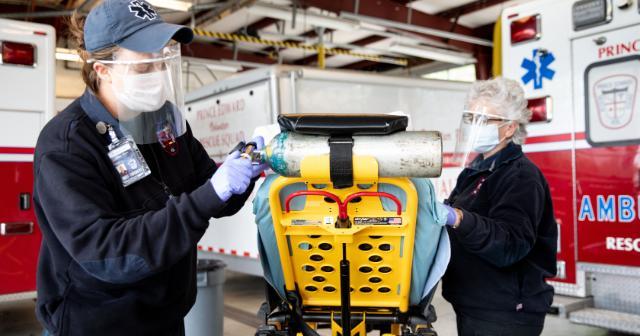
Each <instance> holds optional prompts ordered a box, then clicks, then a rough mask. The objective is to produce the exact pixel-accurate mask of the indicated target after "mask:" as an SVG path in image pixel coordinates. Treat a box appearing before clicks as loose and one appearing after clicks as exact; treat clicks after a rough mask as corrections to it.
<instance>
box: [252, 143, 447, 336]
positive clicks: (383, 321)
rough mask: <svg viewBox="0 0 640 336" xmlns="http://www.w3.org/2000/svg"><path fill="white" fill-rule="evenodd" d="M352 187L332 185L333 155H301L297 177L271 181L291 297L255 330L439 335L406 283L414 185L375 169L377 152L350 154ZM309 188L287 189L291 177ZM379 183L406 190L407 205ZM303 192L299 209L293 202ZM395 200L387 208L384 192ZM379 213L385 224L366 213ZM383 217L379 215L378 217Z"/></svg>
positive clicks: (273, 212)
mask: <svg viewBox="0 0 640 336" xmlns="http://www.w3.org/2000/svg"><path fill="white" fill-rule="evenodd" d="M352 163H353V165H352V172H351V174H352V180H353V183H352V184H351V186H349V187H344V188H335V187H334V183H332V176H331V173H330V164H331V162H330V155H328V154H327V155H319V156H309V157H305V158H304V159H303V160H302V163H301V167H300V175H301V176H300V177H283V176H280V177H278V178H277V179H276V180H275V181H274V182H273V183H272V184H271V187H270V189H269V205H270V208H271V215H272V218H273V223H274V231H275V235H276V241H277V245H278V251H279V255H280V262H281V264H282V271H283V274H284V280H285V290H286V292H287V298H286V300H284V301H285V302H281V304H280V305H279V307H280V309H279V310H276V311H275V312H271V313H270V314H269V315H268V316H266V317H265V320H266V321H265V322H266V323H265V325H263V326H261V327H260V328H259V329H258V331H257V333H256V335H304V336H307V335H317V333H316V331H315V330H316V329H317V328H318V327H322V326H324V327H329V328H330V329H331V335H332V336H337V335H340V336H347V335H351V336H356V335H357V336H365V335H367V332H368V331H371V330H380V335H387V336H392V335H393V336H396V335H397V336H400V335H403V336H426V335H436V333H435V332H434V331H433V329H432V328H431V325H430V323H429V322H430V321H428V320H425V319H424V317H423V316H422V315H421V314H420V313H419V312H414V311H412V310H410V307H409V290H410V284H411V266H412V258H413V250H414V249H413V246H414V234H415V226H416V216H417V211H418V210H417V208H418V205H417V199H418V196H417V193H416V189H415V187H414V185H413V184H412V183H411V181H410V180H409V179H408V178H405V177H399V178H383V177H379V176H378V163H377V161H376V160H375V158H373V157H367V156H353V160H352ZM300 182H302V183H305V184H306V185H307V190H301V191H297V192H293V193H291V194H289V195H286V197H285V200H284V204H282V203H281V195H280V193H281V191H282V190H283V188H285V187H287V186H289V185H291V184H294V183H300ZM379 183H385V184H392V185H395V186H397V187H399V188H400V189H402V190H403V191H404V192H405V194H406V202H405V207H404V208H401V202H400V200H398V199H397V198H396V197H395V196H394V195H392V194H389V193H384V192H379V191H378V188H377V185H378V184H379ZM302 196H304V197H306V202H305V206H304V208H303V209H301V210H295V211H294V210H291V207H290V202H291V201H292V200H293V199H295V198H296V197H302ZM383 197H384V198H389V199H390V200H392V201H393V202H394V203H395V204H396V209H395V210H394V211H385V210H384V208H383V206H382V202H381V198H383ZM371 218H379V219H381V220H383V221H384V222H387V223H388V225H372V223H365V222H363V221H366V220H371ZM378 224H380V223H378Z"/></svg>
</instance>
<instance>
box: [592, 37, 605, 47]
mask: <svg viewBox="0 0 640 336" xmlns="http://www.w3.org/2000/svg"><path fill="white" fill-rule="evenodd" d="M593 42H594V43H595V44H597V45H603V44H605V43H607V38H606V37H604V36H600V37H596V38H594V39H593Z"/></svg>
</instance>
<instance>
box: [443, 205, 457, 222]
mask: <svg viewBox="0 0 640 336" xmlns="http://www.w3.org/2000/svg"><path fill="white" fill-rule="evenodd" d="M443 205H444V207H445V208H447V210H448V211H449V212H448V213H447V221H446V222H445V223H444V224H445V225H449V226H453V224H455V223H456V220H458V214H457V213H456V211H455V210H453V208H452V207H450V206H448V205H446V204H443Z"/></svg>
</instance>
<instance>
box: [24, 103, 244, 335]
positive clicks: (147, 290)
mask: <svg viewBox="0 0 640 336" xmlns="http://www.w3.org/2000/svg"><path fill="white" fill-rule="evenodd" d="M87 94H88V93H85V96H83V97H82V98H80V99H78V100H76V101H75V102H73V103H72V104H71V105H70V106H69V107H68V108H67V109H65V110H64V111H63V112H62V113H60V114H59V115H58V116H56V117H55V118H53V119H52V120H51V121H50V122H49V123H48V124H47V125H46V126H45V128H44V129H43V131H42V133H41V134H40V137H39V139H38V143H37V146H36V151H35V161H34V170H35V174H34V176H35V182H34V201H35V210H36V215H37V219H38V222H39V225H40V228H41V230H42V233H43V237H44V238H43V241H42V246H41V250H40V259H39V265H38V276H37V288H38V302H37V308H36V313H37V316H38V318H39V320H40V321H41V322H42V323H43V325H44V326H45V327H46V329H48V330H49V332H50V333H52V334H54V335H83V336H86V335H92V336H97V335H136V336H142V335H178V334H180V333H181V332H182V329H183V317H184V316H185V315H186V314H187V312H188V311H189V309H190V308H191V306H192V305H193V303H194V302H195V295H196V256H197V251H196V244H197V242H198V241H199V240H200V238H201V237H202V235H203V234H204V232H205V230H206V229H207V226H208V224H209V219H210V218H211V217H222V216H228V215H232V214H234V213H236V212H237V211H238V210H239V209H240V208H241V207H242V205H243V204H244V202H245V200H246V199H247V197H248V195H249V194H250V192H251V189H252V188H253V184H252V185H251V187H250V188H249V190H248V191H247V192H246V193H245V194H243V195H238V196H234V197H232V198H231V199H230V200H229V201H228V202H227V203H225V202H222V201H221V200H220V199H219V198H218V196H217V194H216V192H215V191H214V190H213V187H212V185H211V183H210V182H209V178H210V177H211V176H212V174H213V173H214V172H215V170H216V164H215V163H214V162H213V161H212V160H211V159H210V158H209V156H208V155H207V153H206V151H205V150H204V148H203V147H202V145H201V144H200V143H199V142H198V141H197V140H196V139H195V138H194V137H193V135H192V133H191V130H190V129H188V130H187V132H186V133H185V134H184V135H182V136H180V137H178V139H177V142H178V154H177V155H176V156H171V155H168V154H166V153H165V152H164V151H163V149H162V148H161V147H160V145H159V144H157V143H156V144H151V145H139V148H140V151H141V152H142V154H143V156H144V158H145V160H146V161H147V163H148V164H149V166H150V168H151V171H152V175H150V176H148V177H146V178H144V179H143V180H141V181H138V182H136V183H135V184H133V185H131V186H129V187H127V188H125V187H123V186H122V183H121V180H120V177H119V175H118V173H117V171H116V170H115V168H114V167H113V165H112V163H111V161H110V159H109V157H108V156H107V152H108V150H107V145H108V144H109V140H108V137H107V136H106V135H101V134H99V133H98V132H97V131H96V120H93V119H91V118H90V117H89V116H88V115H87V113H85V110H84V109H83V106H85V107H86V106H89V108H90V109H92V111H91V112H93V114H92V113H89V114H91V115H92V116H95V114H96V113H95V112H96V110H100V111H101V112H104V111H105V110H104V108H103V107H102V105H101V104H99V102H98V103H97V104H96V101H97V100H95V96H93V95H91V94H89V96H87ZM86 99H94V101H93V103H91V104H86V103H87V100H86ZM81 102H84V104H81ZM97 117H98V118H100V117H101V115H100V114H98V116H97ZM102 117H104V118H102V119H105V118H107V117H106V116H104V115H102Z"/></svg>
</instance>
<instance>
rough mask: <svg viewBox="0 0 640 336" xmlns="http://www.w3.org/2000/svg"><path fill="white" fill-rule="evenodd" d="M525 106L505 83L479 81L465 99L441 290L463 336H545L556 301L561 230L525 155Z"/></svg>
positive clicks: (542, 183) (535, 170) (537, 173)
mask: <svg viewBox="0 0 640 336" xmlns="http://www.w3.org/2000/svg"><path fill="white" fill-rule="evenodd" d="M526 105H527V101H526V99H525V98H524V92H523V90H522V88H521V87H520V85H519V84H518V83H517V82H516V81H513V80H510V79H505V78H495V79H491V80H487V81H478V82H476V83H474V85H473V86H472V88H471V90H470V92H469V95H468V97H467V104H466V108H465V111H464V114H463V117H462V122H461V126H460V129H459V135H458V143H457V145H456V155H454V157H455V158H456V159H457V160H459V162H460V163H461V164H462V165H463V167H464V170H463V171H462V173H461V174H460V175H459V176H458V180H457V183H456V187H455V188H454V190H453V191H452V192H451V195H450V196H449V198H448V199H446V200H445V206H446V207H447V208H448V210H449V216H448V221H447V224H448V227H447V230H448V232H449V237H450V240H451V261H450V263H449V266H448V269H447V272H446V273H445V275H444V277H443V287H442V290H443V296H444V298H445V299H447V301H449V302H450V303H451V304H452V305H453V308H454V310H455V312H456V316H457V325H458V335H539V334H540V333H541V332H542V328H543V324H544V318H545V314H546V312H547V311H548V310H549V307H550V305H551V302H552V300H553V288H552V287H551V286H550V285H548V284H547V283H546V282H545V279H547V278H550V277H552V276H554V275H555V273H556V245H557V239H558V232H557V224H556V222H555V218H554V215H553V208H552V204H551V195H550V192H549V187H548V185H547V181H546V180H545V178H544V176H543V175H542V173H541V172H540V170H539V169H538V167H536V166H535V165H534V164H533V163H532V162H531V161H529V159H528V158H527V157H526V155H524V154H523V152H522V147H521V145H522V144H523V143H524V139H525V137H526V134H527V133H526V124H527V123H528V121H529V118H530V116H531V112H530V111H529V110H528V109H527V107H526Z"/></svg>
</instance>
